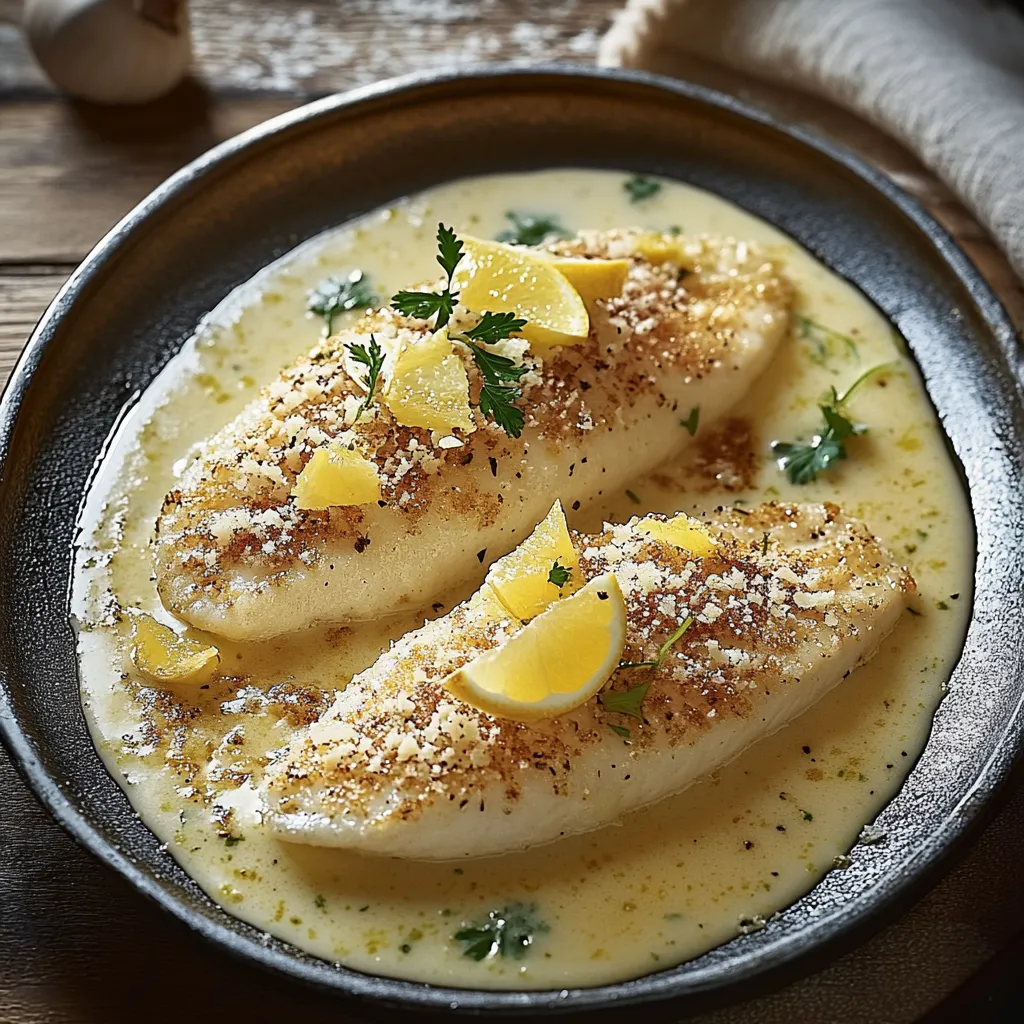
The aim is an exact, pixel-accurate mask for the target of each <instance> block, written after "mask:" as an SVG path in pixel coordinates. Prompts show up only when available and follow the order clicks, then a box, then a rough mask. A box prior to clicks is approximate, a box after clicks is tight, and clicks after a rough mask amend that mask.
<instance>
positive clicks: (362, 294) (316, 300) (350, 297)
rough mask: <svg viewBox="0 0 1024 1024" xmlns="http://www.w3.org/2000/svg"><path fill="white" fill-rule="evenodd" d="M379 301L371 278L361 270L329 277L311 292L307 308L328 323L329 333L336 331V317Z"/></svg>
mask: <svg viewBox="0 0 1024 1024" xmlns="http://www.w3.org/2000/svg"><path fill="white" fill-rule="evenodd" d="M376 301H377V296H376V295H375V294H374V291H373V288H372V287H371V285H370V279H369V278H368V277H367V276H366V274H364V273H363V272H362V271H361V270H353V271H352V272H351V273H350V274H349V275H348V276H347V277H328V278H325V279H324V280H323V281H321V282H320V284H318V285H317V286H316V288H315V289H314V290H313V291H312V292H311V293H310V295H309V301H308V302H307V304H306V308H307V309H308V310H309V311H310V312H311V313H315V314H316V315H317V316H319V317H323V320H324V323H325V324H326V325H327V334H328V335H331V334H333V333H334V318H335V317H336V316H339V315H340V314H342V313H348V312H350V311H352V310H354V309H366V308H368V307H370V306H372V305H374V303H376Z"/></svg>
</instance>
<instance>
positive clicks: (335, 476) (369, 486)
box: [292, 441, 380, 509]
mask: <svg viewBox="0 0 1024 1024" xmlns="http://www.w3.org/2000/svg"><path fill="white" fill-rule="evenodd" d="M292 494H293V495H294V496H295V505H296V507H297V508H302V509H325V508H330V507H331V506H332V505H368V504H370V503H371V502H374V501H379V500H380V477H379V476H378V475H377V467H376V466H375V465H374V464H373V463H372V462H370V460H369V459H364V458H363V456H362V455H360V454H359V453H358V452H353V451H349V449H348V448H346V447H345V446H344V445H342V444H340V443H338V442H337V441H332V442H330V443H329V444H327V445H325V446H324V447H322V448H318V449H317V450H316V451H315V452H313V457H312V458H311V459H310V460H309V462H307V463H306V465H305V466H304V467H303V470H302V472H301V473H300V474H299V475H298V477H297V478H296V480H295V486H294V487H293V488H292Z"/></svg>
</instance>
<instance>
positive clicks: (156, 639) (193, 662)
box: [131, 614, 220, 683]
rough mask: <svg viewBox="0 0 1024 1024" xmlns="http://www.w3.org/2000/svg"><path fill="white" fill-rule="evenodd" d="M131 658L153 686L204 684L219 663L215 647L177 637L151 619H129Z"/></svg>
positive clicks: (143, 617) (146, 616) (171, 631)
mask: <svg viewBox="0 0 1024 1024" xmlns="http://www.w3.org/2000/svg"><path fill="white" fill-rule="evenodd" d="M131 658H132V663H133V664H134V665H135V667H136V668H137V669H138V670H139V671H140V672H141V673H142V674H143V675H144V676H145V677H146V678H147V679H151V680H152V681H153V682H156V683H205V682H206V681H207V680H208V679H209V678H210V676H212V675H213V673H214V670H215V669H216V668H217V665H218V664H219V662H220V653H219V652H218V650H217V648H216V647H210V646H208V645H207V644H202V643H200V642H199V641H198V640H190V639H189V638H188V637H185V636H179V635H178V634H177V633H175V632H174V630H173V629H171V628H170V627H169V626H164V625H162V624H161V623H159V622H157V621H156V619H154V618H153V616H152V615H146V614H139V615H135V616H134V617H133V619H132V645H131Z"/></svg>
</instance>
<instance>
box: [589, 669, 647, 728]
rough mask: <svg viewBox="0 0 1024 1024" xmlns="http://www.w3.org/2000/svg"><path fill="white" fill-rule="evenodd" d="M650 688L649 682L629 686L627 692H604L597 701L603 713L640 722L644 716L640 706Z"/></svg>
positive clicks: (598, 696)
mask: <svg viewBox="0 0 1024 1024" xmlns="http://www.w3.org/2000/svg"><path fill="white" fill-rule="evenodd" d="M638 664H639V663H638ZM652 664H653V663H652ZM634 667H636V666H633V665H620V666H619V668H634ZM650 688H651V684H650V682H646V683H637V685H636V686H631V687H630V688H629V689H628V690H606V691H604V692H603V693H599V694H598V695H597V699H598V700H599V701H600V702H601V707H602V708H603V709H604V710H605V711H612V712H614V713H615V714H617V715H629V716H630V717H631V718H639V719H640V721H641V722H642V721H643V720H644V716H643V715H642V714H641V713H640V705H641V704H643V702H644V697H646V696H647V691H648V690H649V689H650Z"/></svg>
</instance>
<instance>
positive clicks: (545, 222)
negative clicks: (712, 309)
mask: <svg viewBox="0 0 1024 1024" xmlns="http://www.w3.org/2000/svg"><path fill="white" fill-rule="evenodd" d="M505 217H506V219H507V220H508V221H509V222H510V223H511V225H512V226H511V227H510V228H508V229H507V230H506V231H502V233H501V234H500V235H498V238H497V241H499V242H508V243H509V244H511V245H540V244H541V242H544V241H546V240H547V239H549V238H565V236H566V235H567V234H568V232H567V231H566V230H565V228H563V227H562V225H561V224H559V223H558V220H557V218H555V217H546V216H543V215H538V216H533V215H532V214H529V213H524V214H520V213H516V212H515V211H514V210H509V211H508V213H506V214H505Z"/></svg>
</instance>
